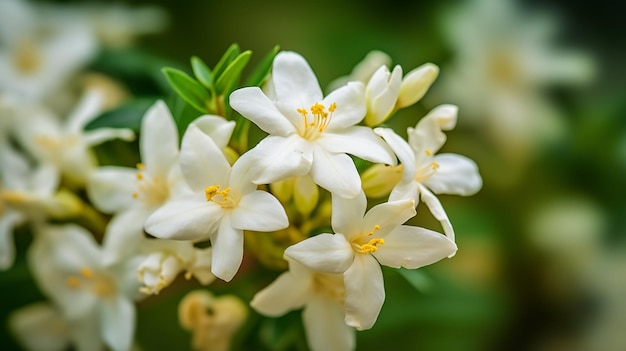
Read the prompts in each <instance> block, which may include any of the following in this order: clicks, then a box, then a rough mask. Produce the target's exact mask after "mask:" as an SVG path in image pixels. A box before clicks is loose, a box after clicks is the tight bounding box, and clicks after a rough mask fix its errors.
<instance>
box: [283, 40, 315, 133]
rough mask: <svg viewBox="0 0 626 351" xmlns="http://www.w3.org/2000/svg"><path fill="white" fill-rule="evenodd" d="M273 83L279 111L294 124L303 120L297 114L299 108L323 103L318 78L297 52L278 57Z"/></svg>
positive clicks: (285, 53) (285, 52) (284, 53)
mask: <svg viewBox="0 0 626 351" xmlns="http://www.w3.org/2000/svg"><path fill="white" fill-rule="evenodd" d="M272 82H273V83H274V91H275V92H276V100H277V104H278V106H279V109H280V110H281V111H282V112H283V114H284V115H286V116H287V117H288V118H291V119H292V124H294V123H295V122H296V121H299V120H300V119H301V118H302V117H301V116H300V115H299V114H298V113H297V112H296V110H297V109H298V108H305V109H308V108H309V107H310V106H311V105H313V104H314V103H316V102H321V101H322V98H323V95H322V89H321V88H320V86H319V83H318V81H317V77H316V76H315V74H314V73H313V70H312V69H311V67H310V66H309V64H308V62H307V61H306V60H305V59H304V57H302V56H300V55H299V54H297V53H295V52H289V51H283V52H281V53H279V54H278V55H276V57H275V58H274V65H273V68H272ZM294 125H295V124H294Z"/></svg>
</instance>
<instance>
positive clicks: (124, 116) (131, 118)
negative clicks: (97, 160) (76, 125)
mask: <svg viewBox="0 0 626 351" xmlns="http://www.w3.org/2000/svg"><path fill="white" fill-rule="evenodd" d="M155 101H156V99H150V98H143V99H135V100H132V101H130V102H127V103H124V104H123V105H121V106H119V107H116V108H114V109H112V110H109V111H106V112H104V113H103V114H101V115H100V116H98V117H97V118H96V119H94V120H93V121H91V122H89V124H87V125H86V126H85V130H92V129H98V128H130V129H132V130H134V131H136V132H138V131H139V130H140V129H141V119H142V118H143V115H144V114H145V113H146V111H148V108H150V106H152V105H153V104H154V102H155Z"/></svg>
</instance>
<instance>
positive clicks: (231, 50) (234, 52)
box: [213, 43, 241, 79]
mask: <svg viewBox="0 0 626 351" xmlns="http://www.w3.org/2000/svg"><path fill="white" fill-rule="evenodd" d="M240 53H241V49H240V48H239V45H237V44H236V43H233V44H232V45H231V46H229V47H228V49H226V52H225V53H224V55H223V56H222V58H221V59H220V60H219V61H218V62H217V64H216V65H215V67H213V79H217V78H218V77H219V76H221V75H222V73H224V71H225V70H226V67H228V65H229V64H230V63H231V62H232V61H233V60H234V59H235V58H236V57H237V56H239V54H240Z"/></svg>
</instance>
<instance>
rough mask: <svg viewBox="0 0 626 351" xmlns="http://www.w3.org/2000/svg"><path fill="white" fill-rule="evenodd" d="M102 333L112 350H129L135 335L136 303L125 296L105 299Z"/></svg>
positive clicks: (101, 318) (102, 308)
mask: <svg viewBox="0 0 626 351" xmlns="http://www.w3.org/2000/svg"><path fill="white" fill-rule="evenodd" d="M100 333H101V335H102V339H104V342H105V343H106V344H107V346H109V347H110V348H111V350H113V351H125V350H129V349H130V346H131V343H132V341H133V336H134V335H135V305H134V304H133V303H132V302H131V301H129V300H128V299H126V298H125V297H123V296H116V297H115V298H112V299H106V300H103V302H102V305H101V307H100Z"/></svg>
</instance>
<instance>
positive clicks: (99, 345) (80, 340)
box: [68, 313, 104, 350]
mask: <svg viewBox="0 0 626 351" xmlns="http://www.w3.org/2000/svg"><path fill="white" fill-rule="evenodd" d="M99 317H100V316H99V315H98V314H96V313H92V314H90V315H88V316H85V317H83V318H80V319H78V320H73V321H68V322H69V323H68V324H69V327H68V329H69V333H70V335H71V339H72V343H73V344H74V345H72V346H75V347H76V350H102V349H104V345H103V342H102V335H101V334H100V330H99V328H100V318H99Z"/></svg>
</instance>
